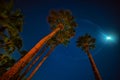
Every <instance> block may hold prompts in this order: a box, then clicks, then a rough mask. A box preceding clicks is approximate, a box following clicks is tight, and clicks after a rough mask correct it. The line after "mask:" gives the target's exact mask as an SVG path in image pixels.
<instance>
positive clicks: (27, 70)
mask: <svg viewBox="0 0 120 80" xmlns="http://www.w3.org/2000/svg"><path fill="white" fill-rule="evenodd" d="M46 49H47V47H46V46H45V47H44V48H43V49H42V51H41V53H40V54H39V55H38V56H37V57H36V58H35V60H34V61H33V62H32V63H31V64H30V66H28V67H27V68H26V70H25V71H24V73H23V74H22V75H21V76H20V77H19V78H18V79H17V80H22V78H23V77H24V76H25V75H26V74H27V73H28V72H29V70H30V69H31V68H32V66H33V65H34V64H35V63H36V62H37V61H38V60H39V59H40V57H41V56H42V54H43V53H44V52H45V50H46Z"/></svg>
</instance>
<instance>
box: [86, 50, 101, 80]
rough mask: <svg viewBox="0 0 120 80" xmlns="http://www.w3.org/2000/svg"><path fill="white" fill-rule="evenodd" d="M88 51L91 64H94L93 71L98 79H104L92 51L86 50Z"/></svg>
mask: <svg viewBox="0 0 120 80" xmlns="http://www.w3.org/2000/svg"><path fill="white" fill-rule="evenodd" d="M86 52H87V55H88V58H89V60H90V63H91V66H92V69H93V72H94V75H95V79H96V80H102V78H101V76H100V73H99V71H98V69H97V67H96V64H95V62H94V59H93V57H92V55H91V53H90V52H89V51H86Z"/></svg>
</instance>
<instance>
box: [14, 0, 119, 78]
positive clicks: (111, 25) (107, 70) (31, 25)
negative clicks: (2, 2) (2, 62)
mask: <svg viewBox="0 0 120 80" xmlns="http://www.w3.org/2000/svg"><path fill="white" fill-rule="evenodd" d="M119 5H120V3H119V2H118V1H115V0H108V1H107V0H103V1H102V0H95V1H91V0H88V1H87V0H84V1H82V0H81V1H80V0H71V1H69V0H68V1H67V0H66V1H65V0H16V1H15V6H14V8H15V9H17V8H20V9H21V10H22V12H23V15H24V25H23V32H22V33H21V37H22V39H23V43H24V46H23V49H26V50H28V51H29V50H30V49H31V48H32V47H33V46H34V45H35V44H36V43H37V42H38V41H39V40H40V39H42V38H43V37H44V36H46V35H47V34H49V33H50V32H51V29H50V26H49V24H48V23H47V16H48V15H49V11H50V10H51V9H56V10H59V9H69V10H71V11H72V14H73V16H75V19H76V22H77V23H78V27H77V28H76V35H75V37H73V38H72V39H71V40H70V44H69V45H68V46H67V47H65V46H63V45H59V46H57V47H56V49H55V50H54V51H53V53H52V54H51V55H50V56H49V58H48V59H47V60H46V61H45V62H44V64H43V65H42V66H41V67H40V69H39V70H38V71H37V72H36V74H35V75H34V77H33V78H32V80H94V75H93V71H92V68H91V65H90V62H89V60H88V57H87V55H86V54H85V53H84V52H83V51H82V50H81V49H80V48H77V47H76V40H77V38H78V37H79V36H81V35H84V34H85V33H90V34H91V36H93V37H94V38H96V48H95V49H94V50H91V54H92V56H93V58H94V60H95V63H96V65H97V67H98V69H99V72H100V74H101V76H102V78H103V80H120V59H119V58H120V49H119V48H120V46H119V44H120V42H119V41H120V40H119V38H120V33H119V30H120V28H119V27H120V11H119V10H120V6H119ZM106 36H111V38H112V39H113V40H106ZM19 56H20V55H19V54H18V53H15V54H14V55H13V57H14V58H16V59H18V58H19ZM28 75H29V73H28V74H27V76H28Z"/></svg>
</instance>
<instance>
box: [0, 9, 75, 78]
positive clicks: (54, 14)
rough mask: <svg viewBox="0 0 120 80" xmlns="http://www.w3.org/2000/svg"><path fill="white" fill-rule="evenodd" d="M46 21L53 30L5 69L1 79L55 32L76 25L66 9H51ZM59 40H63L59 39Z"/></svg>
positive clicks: (11, 73) (28, 58)
mask: <svg viewBox="0 0 120 80" xmlns="http://www.w3.org/2000/svg"><path fill="white" fill-rule="evenodd" d="M48 22H49V23H50V25H51V29H52V30H53V31H52V32H51V33H50V34H48V35H47V36H45V37H44V38H43V39H41V40H40V41H39V42H38V43H37V44H36V45H35V46H34V47H33V48H32V49H31V50H30V51H29V52H28V53H27V54H26V55H25V56H24V57H23V58H21V59H20V60H19V61H18V62H17V63H16V64H15V65H14V66H13V67H11V68H10V70H9V71H7V72H6V73H5V74H4V75H3V76H2V77H1V79H4V80H10V79H11V78H12V77H14V75H15V74H16V73H17V72H18V71H19V70H20V69H22V68H23V67H25V66H26V64H27V63H28V62H29V61H30V60H31V59H32V57H33V56H34V55H35V54H36V53H37V52H38V51H39V50H40V49H41V47H42V46H43V45H44V44H45V43H46V42H47V41H48V40H49V39H51V38H52V37H53V36H55V34H57V33H62V32H66V31H69V30H70V29H74V28H75V27H76V26H77V25H76V23H75V21H74V17H73V16H72V14H71V12H70V11H68V10H60V11H51V12H50V16H49V17H48ZM60 41H61V42H62V41H63V40H60Z"/></svg>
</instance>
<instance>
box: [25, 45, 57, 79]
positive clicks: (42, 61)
mask: <svg viewBox="0 0 120 80" xmlns="http://www.w3.org/2000/svg"><path fill="white" fill-rule="evenodd" d="M54 49H55V47H52V48H51V49H50V50H49V51H48V53H47V54H46V55H45V56H44V57H43V59H42V60H41V61H40V63H39V64H38V65H37V67H36V68H35V69H34V70H33V71H32V73H31V74H30V76H29V77H28V78H27V80H30V79H31V78H32V77H33V76H34V74H35V73H36V72H37V71H38V69H39V68H40V67H41V65H42V64H43V63H44V61H45V60H46V59H47V58H48V57H49V55H50V54H51V53H52V51H53V50H54Z"/></svg>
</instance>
